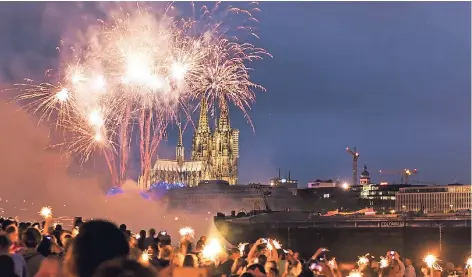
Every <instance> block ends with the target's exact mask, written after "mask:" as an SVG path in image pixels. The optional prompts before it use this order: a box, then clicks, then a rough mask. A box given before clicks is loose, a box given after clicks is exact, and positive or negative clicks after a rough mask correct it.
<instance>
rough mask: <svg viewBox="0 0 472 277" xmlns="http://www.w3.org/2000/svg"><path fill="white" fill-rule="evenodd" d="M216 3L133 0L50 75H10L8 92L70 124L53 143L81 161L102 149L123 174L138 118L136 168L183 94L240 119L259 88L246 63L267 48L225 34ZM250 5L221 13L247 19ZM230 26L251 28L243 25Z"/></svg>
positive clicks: (148, 163)
mask: <svg viewBox="0 0 472 277" xmlns="http://www.w3.org/2000/svg"><path fill="white" fill-rule="evenodd" d="M220 6H221V5H220V4H219V3H217V4H216V5H215V7H214V8H213V9H208V8H206V7H202V11H203V14H202V16H201V18H200V20H195V19H192V18H177V17H173V16H170V15H168V14H167V12H168V11H171V10H173V7H168V8H167V9H166V12H165V13H164V15H163V16H162V17H159V18H157V17H155V16H154V15H153V14H154V13H151V12H149V11H147V10H146V9H141V8H140V7H138V8H137V9H136V10H132V11H130V12H124V11H122V12H121V13H119V14H117V15H116V16H114V17H112V18H111V19H110V20H102V21H100V22H101V24H100V26H98V28H95V29H96V30H97V31H96V32H95V33H94V35H93V41H94V44H93V45H88V47H85V48H84V49H83V50H80V51H76V50H73V51H74V53H73V58H72V59H67V58H66V60H65V61H64V65H63V66H62V68H61V69H60V70H57V71H55V70H48V71H47V73H48V74H47V76H48V77H49V78H51V79H52V80H51V81H50V83H41V84H39V85H37V84H34V82H30V81H28V83H26V84H21V85H17V86H16V87H17V88H18V89H19V90H20V92H21V93H20V96H19V97H18V100H20V101H26V102H27V104H26V107H27V108H29V109H31V110H32V111H33V112H34V113H39V114H40V115H41V116H40V121H43V120H50V119H52V118H54V119H55V124H54V125H55V126H56V127H61V128H63V129H64V130H66V131H67V132H68V133H71V134H72V135H70V138H67V139H66V142H65V143H62V144H58V145H61V146H62V145H65V146H66V147H65V150H66V151H67V153H68V154H69V153H70V154H72V153H75V154H78V155H79V156H81V160H82V161H83V162H85V161H87V160H88V159H89V158H90V156H91V155H92V154H94V153H101V154H103V155H104V156H105V158H106V160H107V163H108V167H109V170H110V173H111V175H112V180H113V182H114V183H115V184H114V185H119V184H120V183H121V181H122V180H124V179H125V178H126V168H127V161H128V159H129V151H130V148H131V147H130V145H131V141H132V137H133V136H131V134H130V133H131V131H132V130H133V128H134V126H136V125H137V126H139V128H138V131H139V133H140V136H139V139H138V140H139V145H140V151H141V169H142V174H143V176H144V177H146V176H147V175H149V174H150V170H151V168H152V159H153V158H154V157H155V156H156V155H155V154H156V151H157V147H158V145H159V142H160V140H161V139H162V136H163V133H164V131H163V130H165V129H166V128H167V126H168V123H169V122H170V121H172V120H176V119H177V114H179V113H180V110H182V111H183V112H184V113H185V114H186V115H187V116H188V117H190V115H189V108H190V107H191V106H192V103H191V102H192V101H193V100H200V99H203V98H205V99H207V100H208V101H207V102H206V103H207V104H208V105H210V106H212V107H215V106H216V105H218V106H219V107H220V109H221V110H222V111H224V112H227V110H228V108H229V107H228V105H229V104H233V105H234V106H236V107H237V108H239V109H240V110H242V111H243V113H244V116H245V117H246V118H248V120H249V121H250V117H249V115H248V110H249V109H250V106H251V104H252V103H253V102H254V100H255V90H258V89H259V90H264V88H263V87H262V86H260V85H258V84H256V83H254V82H252V81H251V79H250V75H249V72H250V71H251V68H249V67H248V66H247V64H248V63H249V62H251V61H253V60H258V59H262V57H264V56H270V55H269V54H268V53H267V52H266V51H265V50H264V49H261V48H257V47H255V46H254V45H252V44H248V43H242V42H239V40H238V39H235V40H232V39H231V37H229V36H227V35H226V31H227V30H225V29H223V28H222V26H223V25H224V24H223V22H215V18H217V17H216V16H213V14H214V13H216V12H217V11H218V9H219V8H220ZM257 11H258V8H257V7H256V8H253V9H252V10H244V9H239V8H234V7H229V8H228V9H226V11H225V13H227V14H234V15H238V16H245V17H247V18H249V19H250V21H251V22H255V20H254V17H253V15H252V13H253V12H257ZM202 26H204V27H202ZM94 27H97V26H94ZM235 29H236V30H244V31H248V30H249V33H250V34H252V35H254V33H253V31H252V29H251V28H246V27H243V26H238V27H237V28H235ZM96 44H98V45H96ZM65 56H67V55H65ZM251 126H252V123H251Z"/></svg>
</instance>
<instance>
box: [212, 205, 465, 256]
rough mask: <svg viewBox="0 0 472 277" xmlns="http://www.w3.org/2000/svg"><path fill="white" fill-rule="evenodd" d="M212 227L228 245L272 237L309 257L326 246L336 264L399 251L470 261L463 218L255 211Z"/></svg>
mask: <svg viewBox="0 0 472 277" xmlns="http://www.w3.org/2000/svg"><path fill="white" fill-rule="evenodd" d="M214 223H215V226H216V228H217V229H218V230H219V232H220V233H221V234H222V235H223V236H224V237H225V239H226V240H228V242H230V243H232V244H235V245H237V244H238V243H240V242H254V241H256V240H257V239H259V238H273V239H277V240H279V241H280V242H281V244H282V246H283V247H284V248H285V249H293V250H295V251H298V252H300V253H301V254H302V255H303V256H305V257H309V256H311V255H312V254H313V252H314V251H316V249H317V248H318V247H326V248H328V249H330V251H331V253H335V255H336V258H337V259H338V260H346V261H347V260H350V261H352V260H353V259H356V258H357V257H358V256H361V255H364V254H366V253H370V254H371V255H374V256H376V257H380V256H384V255H385V253H386V252H387V251H388V250H395V251H397V252H399V253H400V254H401V255H402V256H404V257H411V258H413V260H414V261H416V262H421V260H422V258H423V256H424V255H425V254H426V253H428V252H429V253H435V254H436V255H438V256H439V257H447V258H448V261H449V260H452V261H458V262H459V261H463V260H464V258H465V257H468V256H470V245H471V218H470V215H464V214H459V213H457V214H436V215H426V214H416V215H412V214H409V213H407V214H388V215H375V214H372V211H371V210H370V209H369V210H367V209H363V210H359V211H357V212H352V213H342V214H340V213H335V212H328V213H326V214H320V213H311V212H300V211H270V210H269V209H268V210H264V211H252V212H249V213H244V212H240V213H237V214H236V213H235V212H232V213H231V215H225V214H222V213H218V214H217V215H216V216H215V217H214Z"/></svg>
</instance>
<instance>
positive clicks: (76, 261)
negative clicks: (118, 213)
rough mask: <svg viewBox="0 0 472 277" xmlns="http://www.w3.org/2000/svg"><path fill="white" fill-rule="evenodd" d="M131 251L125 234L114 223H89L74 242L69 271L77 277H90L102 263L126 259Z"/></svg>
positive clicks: (94, 221) (100, 221) (99, 221)
mask: <svg viewBox="0 0 472 277" xmlns="http://www.w3.org/2000/svg"><path fill="white" fill-rule="evenodd" d="M129 250H130V249H129V245H128V242H127V241H126V238H125V236H124V234H123V232H121V231H120V230H119V229H118V228H117V227H116V226H115V225H114V224H113V223H111V222H107V221H102V220H92V221H88V222H86V223H84V225H82V227H81V228H80V233H79V234H78V235H77V236H76V237H75V239H74V241H73V244H72V246H71V251H72V252H71V256H70V261H69V264H68V270H69V272H70V273H71V274H73V275H75V276H78V277H89V276H92V274H93V273H94V272H95V270H96V269H97V267H98V266H99V265H100V264H101V263H103V262H105V261H109V260H112V259H115V258H121V259H125V258H126V256H128V254H129Z"/></svg>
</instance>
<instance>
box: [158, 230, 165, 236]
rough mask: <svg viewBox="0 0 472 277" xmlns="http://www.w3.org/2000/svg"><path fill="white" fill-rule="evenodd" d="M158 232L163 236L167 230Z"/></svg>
mask: <svg viewBox="0 0 472 277" xmlns="http://www.w3.org/2000/svg"><path fill="white" fill-rule="evenodd" d="M159 234H160V235H161V236H165V235H167V232H166V231H161V232H160V233H159Z"/></svg>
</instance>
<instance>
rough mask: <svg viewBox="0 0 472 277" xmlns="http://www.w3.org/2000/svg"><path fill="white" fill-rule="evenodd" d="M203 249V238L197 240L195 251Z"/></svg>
mask: <svg viewBox="0 0 472 277" xmlns="http://www.w3.org/2000/svg"><path fill="white" fill-rule="evenodd" d="M202 250H203V242H202V241H201V240H199V241H197V244H196V245H195V251H196V252H201V251H202Z"/></svg>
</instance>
